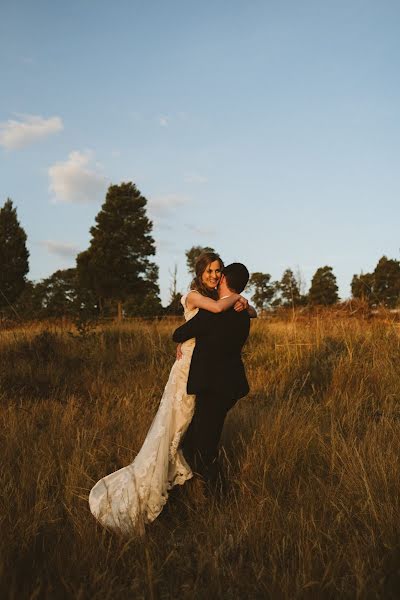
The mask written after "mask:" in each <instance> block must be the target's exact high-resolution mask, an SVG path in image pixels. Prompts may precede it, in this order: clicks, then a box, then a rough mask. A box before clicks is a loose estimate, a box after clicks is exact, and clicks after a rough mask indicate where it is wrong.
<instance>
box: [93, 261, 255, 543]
mask: <svg viewBox="0 0 400 600" xmlns="http://www.w3.org/2000/svg"><path fill="white" fill-rule="evenodd" d="M248 278H249V273H248V270H247V269H246V267H245V266H244V265H242V264H241V263H232V264H231V265H228V266H227V267H224V265H223V263H222V260H221V258H220V257H219V256H218V254H215V253H213V252H205V253H203V254H202V255H201V256H200V257H199V258H198V260H197V262H196V276H195V279H194V280H193V282H192V285H191V289H190V291H189V292H188V293H187V294H185V295H184V296H183V297H182V300H181V302H182V305H183V309H184V316H185V320H186V323H185V324H184V325H182V326H181V327H178V329H176V330H175V331H174V334H173V340H174V341H175V342H178V343H179V347H178V350H177V360H176V361H175V363H174V365H173V367H172V369H171V372H170V375H169V378H168V382H167V384H166V386H165V389H164V393H163V396H162V398H161V402H160V406H159V408H158V411H157V414H156V416H155V418H154V420H153V423H152V424H151V427H150V429H149V431H148V434H147V436H146V439H145V441H144V443H143V446H142V447H141V449H140V451H139V453H138V454H137V456H136V457H135V459H134V461H133V462H132V463H131V464H130V465H128V466H126V467H123V468H122V469H119V470H118V471H116V472H114V473H111V474H110V475H107V476H106V477H104V478H103V479H100V481H98V482H97V483H96V485H95V486H94V487H93V488H92V490H91V492H90V495H89V505H90V510H91V511H92V513H93V515H94V516H95V517H96V519H97V520H98V521H99V522H100V523H101V524H102V525H103V526H104V527H106V528H107V529H110V530H112V531H116V532H120V533H123V534H135V533H137V532H139V531H143V527H144V525H145V524H146V523H149V522H151V521H153V520H154V519H155V518H156V517H157V516H158V515H159V514H160V512H161V511H162V508H163V506H164V504H165V503H166V501H167V498H168V491H169V490H170V489H171V488H172V487H173V486H174V485H176V484H181V485H182V484H183V483H185V481H187V480H188V479H191V478H192V477H193V474H194V473H195V474H199V475H200V476H201V477H202V478H204V479H206V480H213V479H215V477H216V474H217V451H218V443H219V439H220V436H221V432H222V428H223V424H224V420H225V417H226V414H227V412H228V411H229V409H230V408H232V406H234V404H235V403H236V401H237V400H238V399H239V398H242V397H243V396H245V395H246V394H247V393H248V391H249V387H248V383H247V379H246V374H245V371H244V367H243V363H242V360H241V350H242V347H243V345H244V343H245V341H246V339H247V336H248V334H249V327H250V321H249V320H250V317H254V316H256V313H255V310H254V309H253V308H252V307H250V306H248V302H247V300H246V299H245V298H243V297H242V296H241V295H240V293H241V292H242V291H243V289H244V288H245V286H246V284H247V281H248Z"/></svg>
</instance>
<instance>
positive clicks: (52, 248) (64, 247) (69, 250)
mask: <svg viewBox="0 0 400 600" xmlns="http://www.w3.org/2000/svg"><path fill="white" fill-rule="evenodd" d="M40 245H41V246H43V247H44V248H46V250H47V251H48V252H49V253H50V254H56V255H57V256H61V257H62V258H71V257H75V256H76V255H77V254H78V252H79V248H78V247H77V246H75V245H74V244H69V243H66V242H55V241H53V240H43V241H42V242H40Z"/></svg>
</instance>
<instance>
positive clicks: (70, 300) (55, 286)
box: [37, 269, 79, 317]
mask: <svg viewBox="0 0 400 600" xmlns="http://www.w3.org/2000/svg"><path fill="white" fill-rule="evenodd" d="M77 283H78V282H77V276H76V269H60V270H58V271H56V272H55V273H53V274H52V275H50V277H47V278H46V279H43V280H42V281H41V282H40V283H39V284H37V286H38V288H39V290H40V291H41V304H42V315H43V316H46V317H62V316H67V315H70V316H72V315H75V314H76V313H77V312H79V293H78V287H77Z"/></svg>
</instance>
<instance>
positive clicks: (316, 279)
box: [308, 266, 339, 305]
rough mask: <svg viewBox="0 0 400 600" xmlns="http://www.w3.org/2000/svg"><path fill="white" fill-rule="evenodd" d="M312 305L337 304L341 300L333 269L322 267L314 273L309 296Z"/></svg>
mask: <svg viewBox="0 0 400 600" xmlns="http://www.w3.org/2000/svg"><path fill="white" fill-rule="evenodd" d="M308 297H309V301H310V304H325V305H331V304H335V303H336V302H337V301H338V300H339V296H338V286H337V284H336V277H335V275H334V274H333V272H332V267H328V266H325V267H320V268H319V269H317V270H316V272H315V273H314V276H313V278H312V280H311V287H310V291H309V294H308Z"/></svg>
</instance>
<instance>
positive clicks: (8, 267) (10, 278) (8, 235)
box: [0, 198, 29, 308]
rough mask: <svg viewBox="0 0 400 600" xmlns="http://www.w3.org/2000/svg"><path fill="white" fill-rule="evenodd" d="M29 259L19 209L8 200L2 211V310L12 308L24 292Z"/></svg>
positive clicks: (0, 222)
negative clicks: (18, 213)
mask: <svg viewBox="0 0 400 600" xmlns="http://www.w3.org/2000/svg"><path fill="white" fill-rule="evenodd" d="M28 259H29V252H28V250H27V247H26V233H25V231H24V230H23V228H22V227H21V225H20V224H19V221H18V218H17V209H16V208H13V203H12V201H11V200H10V198H8V199H7V200H6V202H5V204H4V206H3V208H1V209H0V308H1V307H6V306H8V307H11V305H12V304H13V302H15V301H16V300H17V299H18V297H19V296H20V294H21V293H22V292H23V290H24V287H25V284H26V275H27V273H28V271H29V261H28Z"/></svg>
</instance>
